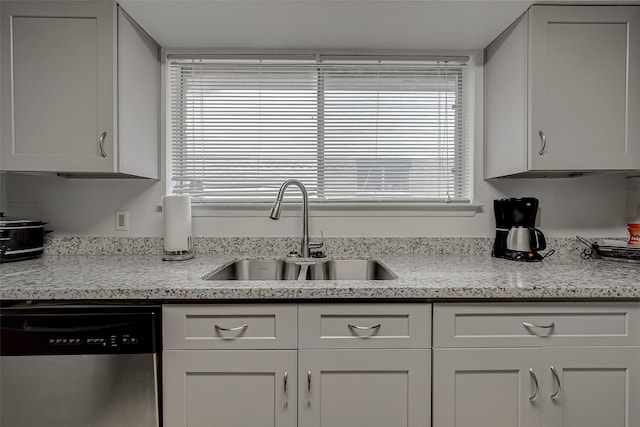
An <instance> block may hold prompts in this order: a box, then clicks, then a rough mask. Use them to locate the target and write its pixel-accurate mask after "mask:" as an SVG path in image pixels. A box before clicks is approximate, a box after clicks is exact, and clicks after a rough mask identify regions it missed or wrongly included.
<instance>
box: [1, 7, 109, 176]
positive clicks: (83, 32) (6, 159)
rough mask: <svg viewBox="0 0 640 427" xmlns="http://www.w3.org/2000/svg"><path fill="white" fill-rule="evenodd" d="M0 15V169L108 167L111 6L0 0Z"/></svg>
mask: <svg viewBox="0 0 640 427" xmlns="http://www.w3.org/2000/svg"><path fill="white" fill-rule="evenodd" d="M1 19H2V25H1V28H2V37H1V40H2V67H3V68H2V83H1V84H2V93H3V96H2V163H1V165H0V166H1V169H2V170H14V171H63V172H110V171H113V170H114V166H115V159H114V156H113V141H114V129H115V126H114V121H115V116H114V111H115V107H114V106H115V83H114V82H115V80H114V79H115V65H114V64H115V59H114V55H115V54H114V52H115V34H114V28H115V24H114V19H115V4H114V3H113V2H111V1H97V2H48V1H47V2H24V1H23V2H2V16H1ZM103 133H104V137H103V138H102V139H103V141H102V149H101V147H100V137H101V135H102V134H103ZM103 154H104V155H103Z"/></svg>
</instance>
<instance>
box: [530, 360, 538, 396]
mask: <svg viewBox="0 0 640 427" xmlns="http://www.w3.org/2000/svg"><path fill="white" fill-rule="evenodd" d="M529 375H531V379H532V380H533V385H534V392H533V395H531V396H529V400H530V401H531V402H533V401H534V400H536V398H537V397H538V391H540V386H539V385H538V377H537V376H536V373H535V372H533V369H532V368H529Z"/></svg>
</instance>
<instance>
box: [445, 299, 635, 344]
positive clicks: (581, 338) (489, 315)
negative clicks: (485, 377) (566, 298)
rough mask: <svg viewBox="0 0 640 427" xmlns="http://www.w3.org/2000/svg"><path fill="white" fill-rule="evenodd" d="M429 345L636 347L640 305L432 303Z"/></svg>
mask: <svg viewBox="0 0 640 427" xmlns="http://www.w3.org/2000/svg"><path fill="white" fill-rule="evenodd" d="M433 310H434V312H433V322H434V332H433V343H434V347H510V346H518V347H523V346H531V347H539V346H583V345H588V346H599V345H607V346H608V345H640V315H639V314H640V303H635V302H634V303H557V304H555V303H522V304H520V303H517V304H516V303H490V304H435V306H434V309H433Z"/></svg>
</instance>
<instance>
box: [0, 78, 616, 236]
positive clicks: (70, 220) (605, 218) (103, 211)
mask: <svg viewBox="0 0 640 427" xmlns="http://www.w3.org/2000/svg"><path fill="white" fill-rule="evenodd" d="M475 81H476V85H477V88H476V91H475V92H476V94H481V93H482V81H483V75H482V69H481V67H478V68H477V69H476V74H475ZM474 103H475V109H476V115H475V117H474V118H473V123H472V127H471V128H472V129H473V132H474V140H475V142H474V203H481V204H484V205H485V206H484V208H483V209H482V211H481V212H479V213H477V214H475V215H474V216H470V217H463V216H433V213H431V214H430V216H419V215H421V213H420V212H414V213H413V214H411V215H412V216H403V217H396V216H390V215H387V216H335V213H332V214H331V216H329V215H325V214H323V213H319V212H315V213H313V217H312V219H311V223H310V231H311V234H312V235H314V236H319V235H320V232H321V231H322V233H324V235H325V236H327V237H333V236H361V237H387V236H397V237H406V236H424V237H489V236H492V235H493V234H494V217H493V199H496V198H501V197H518V196H533V197H537V198H539V199H540V206H541V212H542V213H541V221H540V228H541V229H542V230H543V231H544V232H545V234H547V235H548V236H552V237H572V236H575V235H576V234H580V235H584V236H587V237H590V236H597V237H604V236H626V234H627V232H626V225H625V224H626V209H627V189H626V188H627V182H626V181H627V180H626V178H625V176H623V175H615V174H610V175H607V174H602V175H592V176H584V177H576V178H561V179H558V178H555V179H541V178H538V179H502V180H492V181H491V182H486V181H484V180H483V179H482V164H483V162H482V154H483V153H482V134H483V128H482V121H483V120H482V117H483V116H482V97H481V96H477V97H476V98H475V100H474ZM163 175H164V174H163ZM4 181H5V186H6V194H3V198H6V208H7V211H8V214H10V215H12V216H23V217H29V218H33V219H40V220H44V221H48V222H49V228H51V229H52V230H54V232H55V234H56V235H81V236H136V237H138V236H141V237H157V236H162V234H163V229H162V226H163V225H162V213H161V212H160V210H159V208H158V207H159V206H160V205H161V200H162V196H163V195H164V194H165V188H166V183H165V182H164V180H161V181H148V180H95V179H90V180H87V179H68V178H60V177H57V176H55V175H44V174H40V175H38V174H31V175H25V174H5V177H4ZM3 193H5V192H3ZM268 209H269V207H268V206H267V207H265V210H264V212H263V213H260V212H258V213H257V215H256V214H255V213H254V215H253V216H233V215H232V214H231V215H230V214H229V213H228V212H227V213H225V214H224V216H208V217H201V216H198V217H194V221H193V224H194V235H195V236H208V237H228V236H250V237H255V236H296V235H298V234H299V232H300V228H301V227H300V218H299V217H295V216H284V215H283V218H282V219H281V220H280V221H271V220H269V219H267V212H268ZM118 210H127V211H129V218H130V229H129V231H116V230H115V212H116V211H118ZM285 210H286V211H287V212H289V211H291V209H290V208H289V207H287V208H285Z"/></svg>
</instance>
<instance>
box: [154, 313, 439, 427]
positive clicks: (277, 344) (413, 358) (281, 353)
mask: <svg viewBox="0 0 640 427" xmlns="http://www.w3.org/2000/svg"><path fill="white" fill-rule="evenodd" d="M324 307H326V310H325V309H324V308H323V306H318V305H304V304H300V305H298V304H252V305H231V304H228V305H222V304H221V305H166V306H165V307H164V310H163V332H164V336H163V343H164V344H163V346H164V351H163V414H164V420H163V421H164V424H163V425H164V427H205V426H207V427H209V426H215V427H296V426H300V427H321V426H322V427H430V425H431V395H430V393H431V375H430V373H431V350H430V348H429V346H430V341H431V339H430V332H431V323H430V319H431V305H430V304H327V305H326V306H324ZM298 317H300V318H301V321H300V322H298V320H297V319H298ZM302 319H304V321H302ZM298 343H299V344H298ZM416 347H417V348H416Z"/></svg>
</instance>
